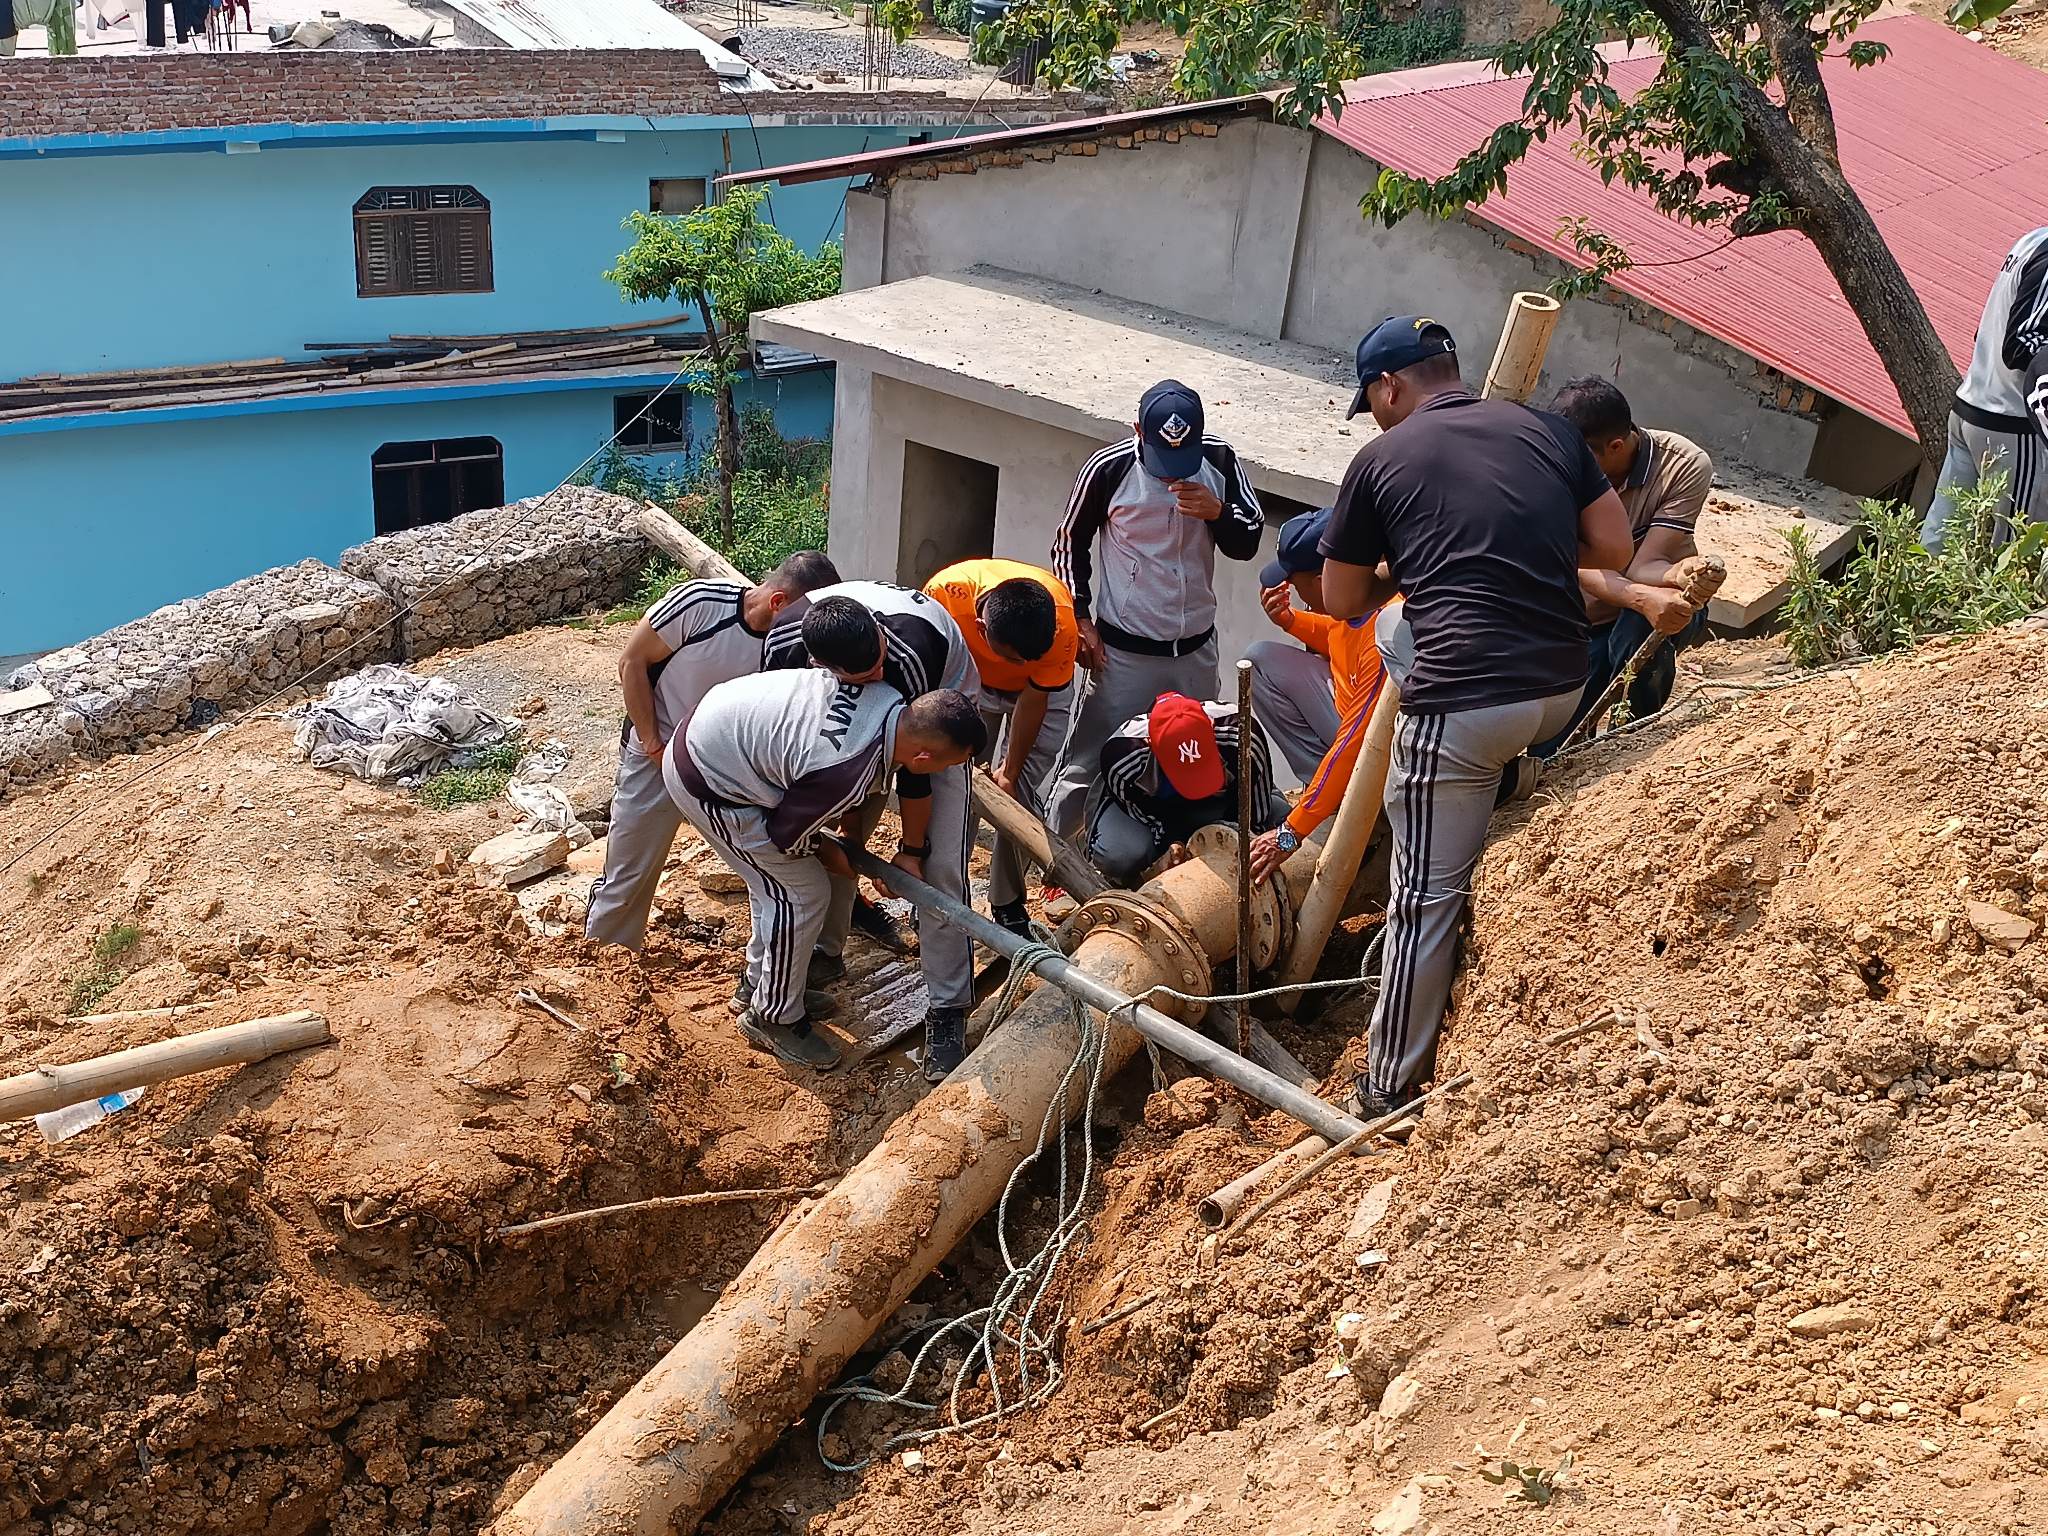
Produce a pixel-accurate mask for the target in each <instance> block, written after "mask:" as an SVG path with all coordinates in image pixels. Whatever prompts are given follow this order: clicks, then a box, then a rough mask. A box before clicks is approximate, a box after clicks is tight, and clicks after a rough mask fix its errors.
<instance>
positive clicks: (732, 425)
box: [718, 375, 740, 558]
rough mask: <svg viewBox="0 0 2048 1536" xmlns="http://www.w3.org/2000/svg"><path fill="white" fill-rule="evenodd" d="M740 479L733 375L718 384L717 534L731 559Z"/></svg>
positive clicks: (737, 419) (738, 434) (738, 440)
mask: <svg viewBox="0 0 2048 1536" xmlns="http://www.w3.org/2000/svg"><path fill="white" fill-rule="evenodd" d="M739 476H740V429H739V415H738V412H736V411H735V410H734V409H733V403H732V380H731V376H730V375H726V376H725V377H722V378H721V379H720V380H719V381H718V531H719V537H720V539H721V540H722V541H723V542H724V545H725V548H724V550H723V551H721V553H724V554H726V555H727V557H728V558H730V555H731V551H732V547H733V538H734V534H735V533H736V532H737V519H736V517H735V515H734V512H733V504H732V488H733V484H734V482H735V481H737V480H738V479H739Z"/></svg>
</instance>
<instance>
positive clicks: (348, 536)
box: [0, 306, 831, 656]
mask: <svg viewBox="0 0 2048 1536" xmlns="http://www.w3.org/2000/svg"><path fill="white" fill-rule="evenodd" d="M24 307H25V306H24ZM829 381H830V375H829V374H820V373H809V374H798V375H795V376H793V377H790V378H788V379H784V380H780V381H774V380H771V381H768V382H766V383H765V384H762V385H760V386H759V387H758V390H759V398H763V399H765V400H767V401H768V402H769V403H771V404H774V405H776V407H777V420H778V423H779V424H780V425H781V427H782V429H783V431H784V432H785V433H787V434H788V435H790V436H811V437H818V436H823V435H825V433H826V432H828V431H829V430H830V422H831V415H830V393H829V392H830V388H831V385H830V382H829ZM645 392H646V387H645V386H640V387H638V388H635V389H631V390H621V389H620V388H619V387H618V386H617V385H604V386H602V387H592V388H585V389H576V390H570V391H565V392H562V393H556V394H533V395H510V396H495V397H487V398H480V399H473V400H460V401H448V402H432V401H428V402H425V403H415V404H407V405H388V406H369V405H365V406H353V407H350V408H346V409H337V410H319V411H306V410H300V411H289V412H279V413H276V414H270V415H257V416H237V417H215V418H206V419H200V420H186V421H165V422H156V423H148V422H137V423H128V422H123V423H121V424H119V425H109V426H100V427H94V428H92V429H89V430H75V431H65V432H41V433H35V434H31V435H22V436H10V437H4V438H0V548H4V549H5V550H6V552H7V553H6V557H5V558H4V559H0V656H5V655H10V654H14V653H18V652H28V651H39V650H47V649H49V648H51V647H54V646H59V645H66V644H69V643H71V642H72V641H75V640H77V639H79V638H80V637H82V636H85V635H90V634H94V633H97V632H98V631H100V630H103V629H107V628H110V627H112V626H114V625H116V624H119V623H122V622H123V621H125V620H128V619H132V618H135V617H137V616H138V615H141V614H145V613H148V612H150V611H151V610H152V609H155V608H157V607H159V606H161V605H162V604H165V603H168V602H173V601H175V600H177V599H179V598H181V597H186V596H189V595H191V594H193V593H197V592H204V591H207V590H209V589H211V588H214V587H219V586H223V585H225V584H226V583H228V582H231V581H235V580H238V579H240V578H241V577H244V576H248V575H251V574H252V573H254V572H257V571H261V570H265V569H267V568H269V567H271V566H281V565H290V564H292V563H293V562H294V561H298V560H302V559H305V558H307V557H309V556H310V557H314V558H318V559H322V560H329V561H331V560H333V559H335V558H336V557H337V556H338V555H340V553H341V552H342V551H343V550H344V549H346V548H348V547H349V546H350V545H354V544H359V543H361V542H362V541H363V540H365V539H367V538H369V537H370V536H371V535H372V534H374V533H375V532H376V528H375V524H374V521H373V518H372V514H371V492H370V455H371V453H372V452H373V451H374V450H375V449H376V448H378V447H379V446H381V445H382V444H384V443H387V442H394V441H403V440H414V439H423V438H441V437H495V438H497V439H498V441H499V443H500V444H502V445H503V447H504V451H505V495H506V498H507V499H508V500H512V499H516V498H519V497H522V496H534V495H539V494H541V493H542V492H545V491H549V490H552V489H554V487H555V486H556V485H557V484H558V483H559V482H560V481H561V480H562V478H563V477H564V476H566V475H567V474H569V472H570V471H571V470H573V469H575V467H576V466H577V464H578V463H579V462H581V461H582V459H583V458H584V457H585V456H586V455H587V454H589V453H590V452H591V450H592V449H594V448H596V447H597V446H598V445H599V444H600V443H602V442H604V441H605V440H606V439H607V438H609V437H610V436H611V433H612V400H613V397H614V395H616V394H619V393H645ZM689 410H690V422H691V430H692V433H693V435H694V436H695V438H696V439H697V441H699V442H700V443H701V442H703V441H704V440H705V439H706V436H707V434H708V433H709V430H710V414H711V413H710V410H709V407H708V404H707V403H706V402H703V401H700V400H696V399H692V400H691V402H690V406H689Z"/></svg>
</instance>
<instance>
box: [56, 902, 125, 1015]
mask: <svg viewBox="0 0 2048 1536" xmlns="http://www.w3.org/2000/svg"><path fill="white" fill-rule="evenodd" d="M141 942H142V930H141V929H140V928H138V927H136V926H135V924H133V923H116V924H114V925H113V926H112V927H111V928H109V929H108V930H107V931H106V932H105V933H103V934H101V935H100V936H99V937H98V938H97V939H95V940H93V945H92V963H91V964H90V965H88V966H87V967H86V969H85V971H84V972H83V973H82V974H80V975H78V976H75V977H73V978H72V982H71V996H70V999H69V1001H68V1002H67V1003H66V1004H65V1008H64V1011H65V1012H66V1013H68V1014H73V1015H76V1014H81V1013H91V1012H92V1011H93V1009H95V1008H97V1007H98V1006H99V1005H100V1003H101V1002H102V1001H104V1000H105V998H106V995H107V994H108V993H109V992H111V991H113V990H114V988H115V987H117V986H119V985H120V984H121V961H122V959H123V958H124V957H125V956H126V955H127V954H128V953H129V952H130V951H132V950H133V949H134V948H135V946H136V945H138V944H140V943H141Z"/></svg>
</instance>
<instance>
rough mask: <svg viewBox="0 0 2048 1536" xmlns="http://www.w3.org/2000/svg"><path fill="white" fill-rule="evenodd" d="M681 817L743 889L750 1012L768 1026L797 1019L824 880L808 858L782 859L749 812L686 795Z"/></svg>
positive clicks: (824, 901) (827, 894)
mask: <svg viewBox="0 0 2048 1536" xmlns="http://www.w3.org/2000/svg"><path fill="white" fill-rule="evenodd" d="M682 811H683V815H684V816H685V817H686V818H688V820H689V823H690V825H691V826H693V827H695V828H696V829H697V831H698V832H699V833H701V834H702V835H703V838H704V841H705V842H707V843H709V844H710V845H711V846H712V847H714V848H716V849H717V850H718V852H719V856H720V857H721V858H723V859H724V860H725V862H726V863H727V864H729V865H731V866H732V868H733V870H734V872H735V873H737V874H738V875H739V877H740V878H741V879H742V880H744V881H746V882H747V909H748V912H749V915H750V916H751V917H752V919H753V930H752V932H751V933H749V934H748V935H747V979H748V980H750V981H751V982H753V984H754V1003H753V1006H754V1010H755V1012H756V1013H758V1014H759V1015H760V1016H761V1017H762V1018H764V1019H766V1020H768V1022H769V1023H771V1024H794V1023H795V1022H796V1021H797V1020H798V1019H800V1018H802V1017H803V1012H804V973H805V971H806V970H807V969H808V968H809V966H810V963H811V950H812V949H813V948H814V947H815V946H816V944H817V942H818V934H819V933H820V931H822V930H823V928H824V926H825V909H826V907H827V906H828V905H829V904H830V902H831V900H832V877H831V876H830V875H828V874H826V873H825V866H824V865H822V864H820V863H819V862H818V861H817V860H816V859H815V858H812V857H811V856H810V855H808V854H804V855H796V854H788V853H784V852H783V851H782V850H781V849H780V848H778V847H776V846H775V844H774V843H773V842H772V841H770V840H769V837H768V833H767V831H766V827H765V822H766V818H765V816H764V815H763V813H762V812H760V811H759V810H756V809H754V808H753V807H751V806H748V807H741V808H737V809H735V808H732V807H729V806H722V805H707V804H705V803H704V802H703V801H702V800H699V799H698V798H697V797H696V796H695V795H692V794H689V793H688V792H687V791H686V792H685V793H684V796H683V807H682Z"/></svg>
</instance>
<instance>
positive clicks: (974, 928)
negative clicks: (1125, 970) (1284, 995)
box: [846, 848, 1362, 1142]
mask: <svg viewBox="0 0 2048 1536" xmlns="http://www.w3.org/2000/svg"><path fill="white" fill-rule="evenodd" d="M846 856H847V858H848V859H849V860H851V861H852V864H853V867H854V868H855V869H856V870H858V871H859V872H860V873H861V874H863V875H866V876H867V877H868V878H869V879H871V880H878V881H880V882H881V883H882V885H883V886H884V887H886V888H887V889H888V890H891V891H893V892H895V893H896V894H897V895H898V896H901V897H902V898H903V899H904V900H905V901H909V902H914V903H915V904H916V905H918V906H920V907H923V908H925V909H927V910H928V911H930V912H931V913H932V914H933V915H934V916H936V917H937V918H938V919H939V920H940V921H941V922H944V923H948V924H951V925H952V926H953V927H955V928H958V929H960V930H961V931H962V932H964V933H966V934H968V935H969V936H970V937H972V938H974V939H976V940H978V941H979V942H981V943H983V944H985V945H987V946H988V947H989V948H990V949H992V950H994V951H995V952H996V953H997V954H999V955H1005V956H1008V957H1009V958H1010V959H1012V960H1015V959H1016V958H1017V955H1018V953H1019V951H1021V950H1022V949H1023V948H1024V947H1025V946H1026V945H1027V944H1029V943H1030V942H1031V941H1030V940H1029V939H1025V938H1020V937H1019V936H1018V935H1016V934H1014V933H1012V932H1010V931H1009V929H1007V928H1004V927H1002V926H1000V925H999V924H996V923H994V922H991V921H990V920H989V919H988V918H985V917H983V916H982V915H981V914H980V913H979V912H976V911H975V910H974V909H973V908H972V907H969V906H965V905H963V904H962V903H960V902H957V901H955V900H953V898H952V897H950V896H948V895H946V894H944V893H943V892H941V891H939V890H937V889H935V888H934V887H932V886H930V885H927V884H926V883H925V882H924V881H922V880H919V879H916V878H914V877H913V876H911V875H907V874H905V873H904V872H903V871H902V870H900V869H898V868H897V867H896V866H895V865H893V864H885V863H883V862H882V860H880V859H878V858H876V857H875V856H874V855H873V854H871V853H867V852H865V851H859V850H856V849H852V848H848V849H847V850H846ZM1032 969H1033V970H1034V971H1036V972H1037V973H1038V974H1039V975H1040V976H1043V977H1044V978H1045V979H1046V980H1047V981H1049V982H1051V983H1052V984H1053V985H1054V986H1056V987H1058V988H1059V989H1060V990H1061V991H1063V992H1066V993H1069V994H1070V995H1072V996H1074V997H1078V998H1079V999H1080V1000H1081V1001H1082V1002H1084V1003H1086V1004H1088V1006H1089V1007H1091V1008H1096V1009H1099V1010H1100V1011H1102V1012H1103V1013H1112V1012H1113V1013H1115V1014H1116V1015H1117V1017H1118V1018H1121V1019H1123V1020H1125V1021H1127V1022H1128V1023H1129V1024H1130V1026H1131V1028H1133V1029H1135V1030H1136V1031H1137V1032H1138V1033H1139V1034H1141V1035H1143V1036H1144V1037H1145V1038H1146V1039H1147V1040H1150V1041H1151V1042H1152V1043H1153V1044H1154V1045H1156V1046H1159V1047H1160V1048H1161V1049H1162V1050H1168V1051H1171V1052H1173V1054H1174V1055H1176V1056H1178V1057H1180V1059H1181V1060H1183V1061H1185V1062H1186V1063H1187V1064H1188V1065H1189V1066H1191V1067H1196V1068H1199V1069H1200V1070H1201V1071H1203V1072H1206V1073H1208V1074H1209V1075H1210V1076H1211V1077H1215V1078H1220V1079H1222V1080H1223V1081H1224V1082H1226V1083H1229V1084H1230V1085H1231V1086H1232V1087H1236V1088H1242V1089H1243V1090H1244V1091H1245V1092H1246V1093H1248V1094H1250V1095H1251V1096H1252V1097H1253V1098H1255V1099H1257V1100H1258V1101H1259V1102H1260V1103H1261V1104H1268V1105H1271V1106H1272V1107H1273V1108H1274V1109H1278V1110H1282V1111H1284V1112H1286V1113H1287V1114H1290V1115H1292V1116H1293V1117H1294V1118H1295V1119H1297V1120H1299V1121H1300V1122H1301V1123H1302V1124H1303V1125H1305V1126H1307V1127H1309V1129H1311V1130H1313V1131H1315V1132H1316V1133H1317V1134H1318V1135H1320V1136H1322V1137H1323V1138H1324V1139H1325V1140H1328V1141H1332V1142H1336V1141H1342V1140H1343V1139H1344V1138H1345V1137H1347V1136H1350V1135H1352V1134H1353V1133H1355V1132H1356V1131H1358V1130H1360V1129H1361V1128H1362V1123H1361V1122H1360V1121H1358V1120H1355V1119H1353V1118H1352V1117H1351V1116H1350V1115H1347V1114H1345V1113H1344V1112H1343V1111H1342V1110H1341V1109H1338V1108H1337V1107H1336V1106H1335V1105H1334V1104H1330V1103H1328V1102H1326V1101H1324V1100H1322V1099H1319V1098H1317V1097H1316V1096H1315V1095H1314V1094H1312V1093H1309V1092H1306V1091H1305V1090H1303V1089H1300V1088H1297V1087H1295V1086H1294V1084H1292V1083H1290V1082H1288V1081H1287V1080H1286V1079H1285V1078H1282V1077H1276V1076H1274V1075H1273V1074H1272V1073H1271V1072H1268V1071H1267V1070H1266V1069H1265V1068H1264V1067H1261V1066H1259V1065H1258V1064H1256V1063H1255V1062H1251V1061H1247V1060H1246V1059H1245V1058H1244V1057H1242V1056H1240V1055H1238V1054H1237V1052H1235V1051H1233V1050H1230V1049H1228V1048H1227V1047H1225V1046H1221V1045H1218V1044H1217V1043H1216V1042H1215V1041H1214V1040H1211V1039H1210V1038H1209V1037H1208V1036H1207V1035H1204V1034H1199V1033H1197V1032H1196V1031H1194V1030H1192V1029H1189V1028H1188V1027H1187V1026H1186V1025H1185V1024H1181V1023H1177V1022H1176V1021H1174V1020H1172V1019H1169V1018H1168V1017H1167V1016H1166V1015H1165V1014H1163V1013H1161V1012H1160V1011H1159V1010H1158V1009H1156V1008H1151V1007H1147V1006H1146V1005H1145V1004H1143V1003H1138V1004H1136V1005H1135V1006H1133V1004H1132V1000H1131V999H1130V998H1128V997H1126V996H1125V995H1124V994H1123V993H1121V992H1118V991H1117V990H1116V989H1115V988H1114V987H1107V986H1104V985H1103V984H1102V983H1101V982H1099V981H1097V980H1096V979H1095V978H1094V977H1093V976H1090V975H1089V974H1088V973H1087V972H1086V971H1084V970H1082V969H1081V967H1079V966H1078V965H1075V964H1074V963H1073V962H1072V961H1071V960H1068V959H1066V958H1064V957H1063V956H1060V955H1043V956H1040V957H1039V959H1038V961H1037V963H1036V964H1035V965H1034V966H1033V967H1032Z"/></svg>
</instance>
